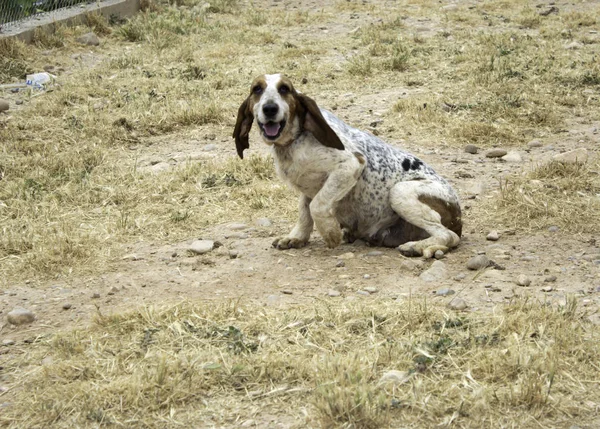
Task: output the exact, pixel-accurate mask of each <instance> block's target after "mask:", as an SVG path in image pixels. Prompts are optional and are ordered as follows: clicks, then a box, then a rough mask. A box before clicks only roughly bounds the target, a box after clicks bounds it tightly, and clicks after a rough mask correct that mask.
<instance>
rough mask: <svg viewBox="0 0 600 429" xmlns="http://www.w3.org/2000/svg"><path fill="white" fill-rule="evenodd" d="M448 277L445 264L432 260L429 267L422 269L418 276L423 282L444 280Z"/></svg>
mask: <svg viewBox="0 0 600 429" xmlns="http://www.w3.org/2000/svg"><path fill="white" fill-rule="evenodd" d="M447 277H448V270H447V269H446V264H444V263H443V262H442V261H433V264H431V267H429V269H427V270H425V271H423V272H422V273H421V275H420V276H419V278H420V279H421V280H423V281H424V282H428V283H429V282H436V281H440V280H445V279H446V278H447Z"/></svg>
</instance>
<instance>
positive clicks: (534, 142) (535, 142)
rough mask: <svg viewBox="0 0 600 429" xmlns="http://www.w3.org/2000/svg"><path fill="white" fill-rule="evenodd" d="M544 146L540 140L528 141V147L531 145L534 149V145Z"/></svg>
mask: <svg viewBox="0 0 600 429" xmlns="http://www.w3.org/2000/svg"><path fill="white" fill-rule="evenodd" d="M542 146H543V144H542V142H541V141H539V140H531V141H530V142H529V143H527V147H529V148H530V149H532V148H534V147H542Z"/></svg>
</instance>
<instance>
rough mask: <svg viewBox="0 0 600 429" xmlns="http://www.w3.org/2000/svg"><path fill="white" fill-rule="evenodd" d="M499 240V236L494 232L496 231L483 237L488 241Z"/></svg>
mask: <svg viewBox="0 0 600 429" xmlns="http://www.w3.org/2000/svg"><path fill="white" fill-rule="evenodd" d="M499 238H500V235H499V234H498V231H496V230H494V231H490V233H489V234H488V235H487V236H486V237H485V239H486V240H488V241H498V239H499Z"/></svg>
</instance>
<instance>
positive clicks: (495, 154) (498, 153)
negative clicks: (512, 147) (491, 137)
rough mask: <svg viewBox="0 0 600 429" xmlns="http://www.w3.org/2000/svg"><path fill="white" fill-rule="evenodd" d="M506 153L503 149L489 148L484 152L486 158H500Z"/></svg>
mask: <svg viewBox="0 0 600 429" xmlns="http://www.w3.org/2000/svg"><path fill="white" fill-rule="evenodd" d="M504 155H506V151H505V150H504V149H490V150H488V151H487V152H486V153H485V156H486V158H500V157H502V156H504Z"/></svg>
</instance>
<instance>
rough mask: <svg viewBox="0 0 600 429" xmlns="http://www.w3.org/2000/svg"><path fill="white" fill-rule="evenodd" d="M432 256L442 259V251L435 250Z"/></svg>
mask: <svg viewBox="0 0 600 429" xmlns="http://www.w3.org/2000/svg"><path fill="white" fill-rule="evenodd" d="M433 257H434V258H435V259H442V258H443V257H444V252H443V251H441V250H436V251H435V253H434V254H433Z"/></svg>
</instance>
